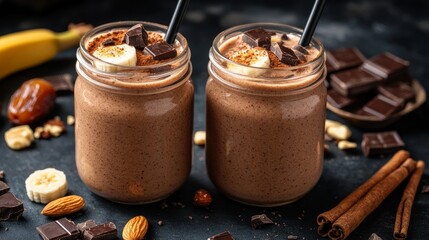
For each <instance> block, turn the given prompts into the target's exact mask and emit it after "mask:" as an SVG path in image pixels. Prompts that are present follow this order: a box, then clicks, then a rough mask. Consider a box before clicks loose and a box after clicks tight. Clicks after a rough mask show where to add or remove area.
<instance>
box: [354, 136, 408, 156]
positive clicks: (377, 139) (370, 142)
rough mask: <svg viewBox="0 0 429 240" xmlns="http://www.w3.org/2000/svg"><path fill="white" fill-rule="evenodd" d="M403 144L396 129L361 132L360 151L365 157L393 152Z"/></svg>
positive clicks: (402, 146)
mask: <svg viewBox="0 0 429 240" xmlns="http://www.w3.org/2000/svg"><path fill="white" fill-rule="evenodd" d="M404 146H405V144H404V142H403V141H402V139H401V137H400V136H399V135H398V133H397V132H396V131H390V132H379V133H365V134H363V139H362V151H363V153H364V155H365V156H367V157H368V156H372V155H381V154H388V153H393V152H396V151H398V150H400V149H402V148H404Z"/></svg>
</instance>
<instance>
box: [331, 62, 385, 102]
mask: <svg viewBox="0 0 429 240" xmlns="http://www.w3.org/2000/svg"><path fill="white" fill-rule="evenodd" d="M381 81H382V79H381V78H380V77H378V76H376V75H373V74H371V73H369V72H366V71H364V70H362V69H360V68H353V69H349V70H344V71H341V72H337V73H333V74H331V86H332V88H334V89H335V90H336V91H337V92H339V93H341V94H342V95H343V96H347V97H348V96H356V95H359V94H361V93H365V92H368V91H370V90H372V89H374V88H375V87H376V86H377V84H379V83H380V82H381Z"/></svg>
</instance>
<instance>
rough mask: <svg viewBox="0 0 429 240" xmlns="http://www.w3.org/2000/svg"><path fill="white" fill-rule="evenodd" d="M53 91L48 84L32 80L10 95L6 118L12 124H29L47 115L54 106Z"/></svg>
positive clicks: (35, 79)
mask: <svg viewBox="0 0 429 240" xmlns="http://www.w3.org/2000/svg"><path fill="white" fill-rule="evenodd" d="M55 97H56V95H55V89H54V86H53V85H52V84H50V83H49V82H47V81H45V80H43V79H40V78H34V79H30V80H28V81H26V82H24V84H22V85H21V87H20V88H18V90H16V91H15V93H14V94H13V95H12V97H11V99H10V102H9V107H8V109H7V116H8V118H9V121H10V122H11V123H13V124H17V125H22V124H31V123H34V122H36V121H38V120H40V119H41V118H43V117H45V116H46V115H48V114H49V113H50V112H51V111H52V109H53V108H54V105H55Z"/></svg>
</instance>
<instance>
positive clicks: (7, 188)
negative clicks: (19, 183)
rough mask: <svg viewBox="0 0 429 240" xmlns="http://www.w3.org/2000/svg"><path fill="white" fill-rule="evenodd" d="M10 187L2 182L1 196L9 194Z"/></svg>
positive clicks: (0, 186) (0, 184) (0, 183)
mask: <svg viewBox="0 0 429 240" xmlns="http://www.w3.org/2000/svg"><path fill="white" fill-rule="evenodd" d="M9 189H10V188H9V185H7V184H6V183H5V182H3V181H1V180H0V195H3V194H5V193H7V192H9Z"/></svg>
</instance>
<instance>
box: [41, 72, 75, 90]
mask: <svg viewBox="0 0 429 240" xmlns="http://www.w3.org/2000/svg"><path fill="white" fill-rule="evenodd" d="M43 79H44V80H46V81H48V82H49V83H50V84H52V86H54V89H55V92H56V93H57V94H62V93H64V94H65V93H71V92H73V81H72V75H71V74H69V73H65V74H60V75H54V76H46V77H43Z"/></svg>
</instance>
